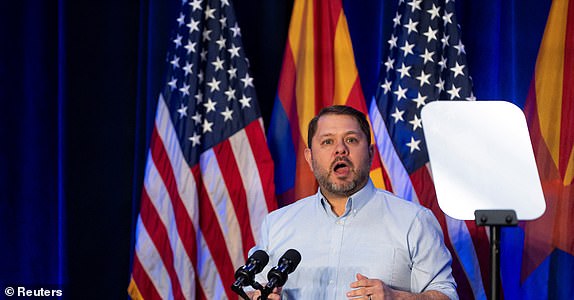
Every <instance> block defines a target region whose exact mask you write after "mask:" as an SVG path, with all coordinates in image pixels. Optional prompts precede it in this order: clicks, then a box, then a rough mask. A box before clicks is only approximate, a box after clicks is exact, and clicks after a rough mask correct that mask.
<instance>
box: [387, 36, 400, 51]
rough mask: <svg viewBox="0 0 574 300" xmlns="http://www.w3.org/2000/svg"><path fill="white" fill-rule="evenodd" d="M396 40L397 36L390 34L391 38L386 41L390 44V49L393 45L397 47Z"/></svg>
mask: <svg viewBox="0 0 574 300" xmlns="http://www.w3.org/2000/svg"><path fill="white" fill-rule="evenodd" d="M397 40H398V38H397V37H396V36H395V35H394V34H393V35H391V38H390V39H389V41H388V42H387V43H389V45H391V49H393V48H394V47H397Z"/></svg>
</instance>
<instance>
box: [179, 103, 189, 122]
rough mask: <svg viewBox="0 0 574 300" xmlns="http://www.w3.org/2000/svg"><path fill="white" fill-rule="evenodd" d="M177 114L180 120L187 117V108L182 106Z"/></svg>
mask: <svg viewBox="0 0 574 300" xmlns="http://www.w3.org/2000/svg"><path fill="white" fill-rule="evenodd" d="M177 113H178V114H179V118H180V119H181V118H183V117H187V106H185V105H183V103H182V104H181V106H180V107H179V108H178V109H177Z"/></svg>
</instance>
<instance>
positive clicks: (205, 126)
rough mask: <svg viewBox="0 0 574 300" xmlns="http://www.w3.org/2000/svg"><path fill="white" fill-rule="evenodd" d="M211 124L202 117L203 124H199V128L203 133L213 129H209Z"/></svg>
mask: <svg viewBox="0 0 574 300" xmlns="http://www.w3.org/2000/svg"><path fill="white" fill-rule="evenodd" d="M212 126H213V122H209V121H208V120H207V119H204V120H203V124H201V128H202V130H203V133H206V132H212V131H213V129H211V127H212Z"/></svg>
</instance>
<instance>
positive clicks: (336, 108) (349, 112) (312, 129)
mask: <svg viewBox="0 0 574 300" xmlns="http://www.w3.org/2000/svg"><path fill="white" fill-rule="evenodd" d="M324 115H345V116H351V117H353V118H355V120H357V122H359V126H360V127H361V131H362V132H363V133H365V135H366V136H367V142H368V145H370V144H371V128H370V127H369V122H368V121H367V117H366V116H365V114H364V113H362V112H360V111H358V110H356V109H354V108H352V107H350V106H346V105H333V106H327V107H324V108H323V109H321V111H319V113H318V114H317V115H316V116H315V117H314V118H313V119H311V122H309V128H308V130H307V147H309V149H311V141H312V140H313V136H314V135H315V133H316V132H317V123H318V122H319V118H320V117H322V116H324Z"/></svg>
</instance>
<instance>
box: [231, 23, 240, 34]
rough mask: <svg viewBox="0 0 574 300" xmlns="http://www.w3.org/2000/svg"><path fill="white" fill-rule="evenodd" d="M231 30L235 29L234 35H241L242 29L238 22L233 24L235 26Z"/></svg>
mask: <svg viewBox="0 0 574 300" xmlns="http://www.w3.org/2000/svg"><path fill="white" fill-rule="evenodd" d="M229 30H231V31H233V37H236V36H241V29H239V25H237V22H235V25H233V27H230V28H229Z"/></svg>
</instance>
